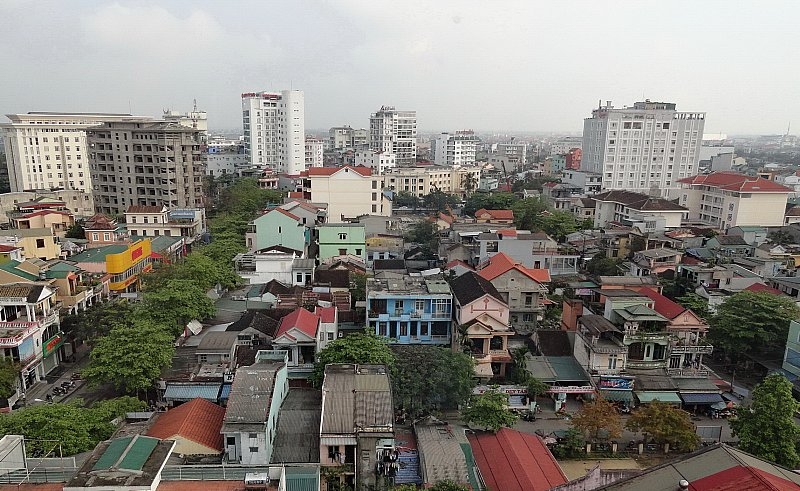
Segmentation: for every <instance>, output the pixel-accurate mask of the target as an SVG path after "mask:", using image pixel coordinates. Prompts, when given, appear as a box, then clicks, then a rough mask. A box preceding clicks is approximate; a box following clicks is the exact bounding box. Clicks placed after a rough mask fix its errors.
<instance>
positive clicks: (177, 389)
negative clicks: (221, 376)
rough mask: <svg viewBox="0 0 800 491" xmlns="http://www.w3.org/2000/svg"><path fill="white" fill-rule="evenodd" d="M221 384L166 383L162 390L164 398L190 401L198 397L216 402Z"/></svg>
mask: <svg viewBox="0 0 800 491" xmlns="http://www.w3.org/2000/svg"><path fill="white" fill-rule="evenodd" d="M221 385H222V384H216V385H208V384H171V385H167V389H166V390H165V391H164V399H167V400H179V401H191V400H192V399H196V398H198V397H199V398H201V399H206V400H208V401H214V402H216V401H217V397H218V396H219V390H220V387H221Z"/></svg>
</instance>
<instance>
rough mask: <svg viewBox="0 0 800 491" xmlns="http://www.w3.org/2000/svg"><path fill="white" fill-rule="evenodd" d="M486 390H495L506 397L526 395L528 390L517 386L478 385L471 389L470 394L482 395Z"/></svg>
mask: <svg viewBox="0 0 800 491" xmlns="http://www.w3.org/2000/svg"><path fill="white" fill-rule="evenodd" d="M487 390H496V391H497V392H501V393H503V394H505V395H508V396H524V395H528V388H527V387H522V386H519V385H479V386H477V387H475V388H474V389H472V393H473V394H483V393H484V392H486V391H487Z"/></svg>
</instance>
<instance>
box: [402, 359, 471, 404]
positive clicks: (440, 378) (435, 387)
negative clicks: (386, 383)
mask: <svg viewBox="0 0 800 491" xmlns="http://www.w3.org/2000/svg"><path fill="white" fill-rule="evenodd" d="M392 351H393V352H394V353H395V359H396V360H397V361H396V365H395V372H394V374H393V376H392V397H393V398H394V403H395V406H396V407H397V408H398V409H403V410H404V411H405V412H406V413H407V414H409V415H410V416H411V417H412V418H417V417H421V416H427V415H429V414H432V413H433V412H434V411H437V410H439V409H444V408H454V407H457V406H458V405H459V404H462V403H463V402H465V401H466V400H467V399H469V396H470V395H471V394H472V388H473V387H474V386H475V382H474V379H473V377H474V376H475V372H474V369H473V362H472V357H470V356H469V355H467V354H464V353H457V352H454V351H452V350H450V349H447V348H439V347H436V346H423V345H398V346H393V347H392Z"/></svg>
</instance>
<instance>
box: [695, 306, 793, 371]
mask: <svg viewBox="0 0 800 491" xmlns="http://www.w3.org/2000/svg"><path fill="white" fill-rule="evenodd" d="M798 317H800V308H798V307H797V305H795V303H794V302H793V301H792V299H791V298H789V297H786V296H782V295H773V294H771V293H766V292H750V291H746V290H745V291H742V292H739V293H737V294H736V295H733V296H732V297H730V298H728V299H727V300H725V302H723V303H722V305H720V306H719V307H717V313H716V315H715V316H714V317H713V318H712V319H711V329H710V330H709V333H708V337H709V341H711V343H712V344H714V346H718V347H720V348H721V349H723V350H724V351H725V352H726V353H727V354H728V355H729V356H731V358H733V359H734V360H735V359H738V357H739V356H740V355H741V354H743V353H745V352H748V351H752V350H753V348H754V347H760V348H763V347H780V348H781V349H782V348H783V343H785V341H786V336H787V335H788V334H789V322H790V321H792V320H794V319H797V318H798Z"/></svg>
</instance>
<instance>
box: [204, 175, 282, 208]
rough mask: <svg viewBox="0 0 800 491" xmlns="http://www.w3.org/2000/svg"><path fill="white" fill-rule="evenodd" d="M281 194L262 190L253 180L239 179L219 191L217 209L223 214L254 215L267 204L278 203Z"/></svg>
mask: <svg viewBox="0 0 800 491" xmlns="http://www.w3.org/2000/svg"><path fill="white" fill-rule="evenodd" d="M282 200H283V193H281V192H280V191H273V190H268V189H262V188H261V187H260V186H259V185H258V180H257V179H254V178H245V179H239V180H237V181H236V182H235V183H233V184H232V185H230V186H228V187H226V188H224V189H222V190H220V191H219V202H218V203H217V209H218V210H220V211H223V212H232V213H243V214H245V215H255V214H256V213H258V212H259V211H260V210H263V209H264V207H265V206H266V205H267V204H269V203H280V202H281V201H282Z"/></svg>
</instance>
